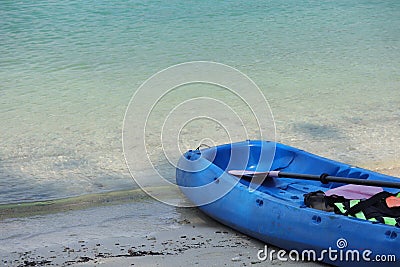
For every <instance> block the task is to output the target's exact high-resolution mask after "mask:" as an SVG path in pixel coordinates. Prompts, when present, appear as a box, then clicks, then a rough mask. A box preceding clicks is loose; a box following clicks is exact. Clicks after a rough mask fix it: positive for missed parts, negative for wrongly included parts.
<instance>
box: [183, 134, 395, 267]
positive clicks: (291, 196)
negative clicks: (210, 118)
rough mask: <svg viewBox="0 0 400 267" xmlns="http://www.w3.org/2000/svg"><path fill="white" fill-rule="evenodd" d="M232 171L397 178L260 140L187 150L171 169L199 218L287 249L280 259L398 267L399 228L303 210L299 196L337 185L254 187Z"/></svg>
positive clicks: (277, 182)
mask: <svg viewBox="0 0 400 267" xmlns="http://www.w3.org/2000/svg"><path fill="white" fill-rule="evenodd" d="M243 165H244V166H243ZM232 169H246V170H256V171H269V170H282V171H285V172H286V171H287V172H295V173H304V174H305V173H308V174H321V173H329V174H330V175H334V176H340V177H351V178H359V179H369V180H381V181H394V182H395V181H398V180H397V179H398V178H395V177H390V176H386V175H383V174H378V173H375V172H372V171H368V170H365V169H361V168H357V167H353V166H350V165H347V164H343V163H340V162H336V161H333V160H330V159H326V158H322V157H319V156H316V155H313V154H311V153H308V152H305V151H302V150H299V149H296V148H293V147H290V146H286V145H283V144H279V143H274V142H267V141H245V142H240V143H234V144H226V145H222V146H218V147H213V148H208V149H204V150H201V151H199V150H195V151H188V152H187V153H185V154H184V155H183V156H182V157H181V159H180V161H179V163H178V168H177V171H176V180H177V184H178V185H179V186H180V188H181V190H182V192H183V193H184V194H185V195H186V196H187V197H188V198H189V200H190V201H191V202H192V203H194V204H195V205H197V206H198V207H199V208H200V209H201V210H202V211H203V212H205V213H206V214H208V215H209V216H210V217H212V218H214V219H215V220H217V221H219V222H221V223H223V224H225V225H227V226H230V227H231V228H233V229H235V230H237V231H240V232H242V233H244V234H247V235H249V236H252V237H255V238H257V239H259V240H262V241H264V242H265V243H267V244H271V245H274V246H277V247H280V248H283V249H285V250H287V251H286V254H285V255H286V259H294V260H297V259H299V260H312V261H322V262H326V263H329V264H333V265H336V266H363V265H365V266H371V264H372V265H374V264H377V265H378V264H380V265H381V264H382V262H378V260H379V259H385V260H386V262H385V263H384V264H385V266H391V265H393V266H395V265H396V262H397V264H398V261H399V260H400V231H399V228H396V227H393V226H388V225H384V224H380V223H372V222H370V221H366V220H360V219H356V218H350V217H346V216H342V215H337V214H334V213H332V212H325V211H321V210H316V209H312V208H308V207H306V206H305V205H304V201H303V195H304V194H306V193H309V192H314V191H318V190H322V191H327V190H329V189H330V188H335V187H338V186H341V185H342V184H338V183H328V184H322V183H321V182H319V181H306V180H297V179H290V178H284V179H282V178H278V179H277V178H267V179H266V180H264V181H262V182H259V183H258V184H256V185H254V184H250V183H249V182H248V181H244V180H243V179H238V178H236V177H234V176H232V175H229V174H228V173H227V172H228V171H229V170H232ZM384 189H385V190H387V191H390V192H396V190H394V189H389V188H384ZM254 253H255V254H256V253H257V251H255V252H254ZM281 256H282V255H281ZM394 260H397V261H394Z"/></svg>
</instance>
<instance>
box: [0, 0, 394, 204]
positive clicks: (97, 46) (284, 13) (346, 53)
mask: <svg viewBox="0 0 400 267" xmlns="http://www.w3.org/2000/svg"><path fill="white" fill-rule="evenodd" d="M0 17H1V24H0V118H1V123H0V126H1V127H0V148H1V149H0V203H10V202H20V201H34V200H41V199H49V198H60V197H66V196H72V195H81V194H87V193H93V192H101V191H108V190H118V189H126V188H133V187H135V185H134V183H133V180H132V179H131V178H130V175H129V172H128V170H127V167H126V165H125V161H124V157H123V151H122V145H121V131H122V122H123V118H124V112H125V109H126V107H127V105H128V103H129V99H130V98H131V96H132V94H133V93H134V92H135V90H136V89H137V88H138V87H139V86H140V84H142V83H143V82H144V81H145V80H146V79H147V78H149V77H150V76H151V75H153V74H154V73H156V72H158V71H160V70H162V69H164V68H166V67H169V66H171V65H174V64H178V63H182V62H186V61H194V60H210V61H215V62H221V63H224V64H227V65H230V66H232V67H235V68H237V69H238V70H240V71H242V72H244V73H245V74H247V75H248V76H249V77H250V78H252V79H253V80H254V81H255V82H256V83H257V84H258V86H259V87H260V88H261V90H262V92H263V93H264V94H265V96H266V98H267V99H268V101H269V103H270V105H271V107H272V112H273V114H274V117H275V123H276V127H277V140H278V141H282V142H284V143H286V144H290V145H294V146H298V147H301V148H303V149H305V150H308V151H311V152H314V153H318V154H320V155H323V156H327V157H331V158H334V159H337V160H341V161H345V162H348V163H352V164H360V165H365V166H367V165H368V164H370V163H374V162H392V163H393V164H397V165H399V164H400V149H399V144H400V141H399V140H400V109H399V107H400V2H399V1H397V0H392V1H367V0H342V1H312V0H308V1H305V0H300V1H283V0H275V1H266V0H263V1H261V0H253V1H244V0H231V1H194V0H193V1H176V0H174V1H144V0H123V1H105V0H104V1H101V0H100V1H98V0H96V1H94V0H93V1H82V0H72V1H57V0H52V1H49V0H42V1H28V0H25V1H2V2H1V5H0ZM210 97H212V92H211V93H210ZM227 97H228V96H227ZM210 108H212V107H210ZM171 138H173V137H171ZM217 141H219V142H221V143H223V142H225V141H226V140H224V139H221V140H217ZM138 153H144V151H143V152H141V151H139V152H138Z"/></svg>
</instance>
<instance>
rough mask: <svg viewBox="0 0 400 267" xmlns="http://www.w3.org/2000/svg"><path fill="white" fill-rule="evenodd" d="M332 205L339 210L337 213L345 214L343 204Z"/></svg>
mask: <svg viewBox="0 0 400 267" xmlns="http://www.w3.org/2000/svg"><path fill="white" fill-rule="evenodd" d="M333 204H335V206H336V207H337V208H338V209H339V211H340V212H341V213H343V214H345V213H346V209H345V208H344V205H343V203H333Z"/></svg>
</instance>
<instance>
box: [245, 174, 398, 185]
mask: <svg viewBox="0 0 400 267" xmlns="http://www.w3.org/2000/svg"><path fill="white" fill-rule="evenodd" d="M261 174H262V173H260V172H259V173H257V175H261ZM264 175H267V177H275V178H292V179H302V180H314V181H321V182H322V183H323V184H327V183H329V182H337V183H345V184H357V185H368V186H381V187H390V188H398V189H400V183H395V182H387V181H376V180H365V179H357V178H346V177H337V176H330V175H327V174H322V175H312V174H301V173H288V172H280V171H272V172H265V173H264ZM244 176H248V177H251V175H249V174H246V175H244Z"/></svg>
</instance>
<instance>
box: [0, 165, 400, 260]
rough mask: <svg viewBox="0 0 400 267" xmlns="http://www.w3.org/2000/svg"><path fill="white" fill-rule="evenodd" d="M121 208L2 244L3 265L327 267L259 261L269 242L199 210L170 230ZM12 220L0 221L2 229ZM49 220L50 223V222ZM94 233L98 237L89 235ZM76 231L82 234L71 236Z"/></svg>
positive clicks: (394, 171) (393, 171)
mask: <svg viewBox="0 0 400 267" xmlns="http://www.w3.org/2000/svg"><path fill="white" fill-rule="evenodd" d="M374 169H375V170H377V171H379V172H382V173H385V174H390V175H394V176H400V167H387V168H385V169H383V168H379V167H377V168H374ZM118 205H120V204H116V205H114V206H113V205H112V204H111V205H110V206H108V207H106V208H103V211H101V208H96V207H92V210H94V211H95V212H97V213H101V214H100V216H99V217H98V218H102V217H105V218H104V220H105V221H107V220H111V223H109V224H105V225H104V224H101V223H97V224H95V223H93V222H92V223H93V224H91V223H90V222H91V221H90V220H93V219H88V221H87V225H85V227H86V228H85V227H84V228H81V230H80V232H79V231H75V230H76V229H75V228H79V227H81V226H80V225H79V224H78V225H77V226H73V227H75V228H73V227H72V230H70V229H68V230H66V231H64V232H61V233H60V232H58V230H57V229H62V227H61V228H56V227H55V228H54V229H55V230H53V229H50V230H49V231H48V233H46V234H42V233H40V234H38V236H37V237H31V236H28V238H27V239H30V240H29V241H27V242H26V244H28V245H30V246H26V247H21V245H20V246H18V247H17V246H15V247H13V245H12V244H7V239H0V257H1V262H0V264H2V265H3V266H97V265H101V266H189V265H195V266H275V265H276V266H326V265H324V264H322V263H315V262H291V261H279V260H277V259H273V260H270V259H267V260H265V261H262V260H259V259H258V257H257V253H258V251H259V250H261V249H264V247H265V244H264V243H262V242H260V241H258V240H256V239H253V238H250V237H248V236H246V235H243V234H241V233H238V232H236V231H234V230H232V229H230V228H228V227H225V226H224V225H222V224H220V223H217V222H216V221H214V220H212V219H211V218H209V217H207V216H206V215H204V214H203V213H202V212H200V211H199V210H198V209H194V208H191V209H184V208H177V209H176V211H175V212H176V214H175V215H174V216H172V217H171V218H167V221H171V220H173V223H169V225H168V226H167V227H158V228H157V227H154V226H153V225H147V224H152V221H151V220H154V218H153V219H151V218H150V219H149V218H147V219H144V220H142V219H141V218H134V219H132V218H130V217H127V218H126V219H125V220H123V221H121V220H118V218H117V219H115V216H119V215H115V214H114V215H112V214H110V209H114V210H115V209H117V208H118V207H119V206H118ZM122 205H124V204H122ZM130 205H131V206H127V204H125V206H122V207H125V209H122V210H121V211H116V214H120V213H123V215H124V216H127V215H126V211H129V210H132V207H135V205H137V204H134V203H133V204H132V203H131V204H130ZM152 205H153V206H150V209H152V210H153V211H154V213H155V214H159V212H160V211H155V210H154V207H158V206H160V205H162V204H160V203H153V204H152ZM151 207H153V208H151ZM166 209H167V208H166V207H164V208H163V207H161V210H164V211H165V212H166V213H168V214H169V213H171V211H172V212H174V211H173V210H166ZM169 209H172V208H169ZM89 210H90V209H89ZM99 210H100V211H99ZM57 211H58V210H57ZM85 212H86V210H81V211H80V210H74V211H70V214H68V212H65V213H56V214H53V215H52V216H66V218H69V217H71V214H75V215H73V216H78V217H79V216H82V217H85V216H88V215H86V213H85ZM149 212H150V213H151V211H149ZM133 214H136V213H133ZM112 216H114V217H112ZM157 216H158V215H157ZM42 217H43V216H42V215H36V217H32V219H30V218H26V223H28V224H30V223H32V222H35V220H37V218H42ZM6 220H7V219H6ZM6 220H3V221H0V224H3V222H5V221H6ZM8 220H12V219H8ZM14 220H20V219H18V218H16V219H14ZM43 220H44V221H45V222H46V221H48V219H46V217H44V219H43ZM134 220H135V221H136V223H139V224H143V226H142V230H143V229H144V232H143V231H142V232H140V233H139V230H138V225H134V224H133V223H134ZM36 223H37V222H36ZM40 223H41V222H40ZM131 223H132V224H131ZM158 223H159V224H162V223H163V221H162V220H160V221H159V222H158ZM50 224H51V222H50V223H49V225H50ZM53 224H54V223H53ZM66 224H68V223H67V222H66ZM121 224H125V225H124V226H121ZM4 225H5V224H4ZM4 225H2V226H4ZM40 227H46V226H40ZM102 227H103V228H104V227H107V230H108V232H107V233H106V231H104V232H102ZM2 228H3V227H2ZM155 229H156V230H155ZM3 230H4V228H3V229H2V231H3ZM88 231H92V232H95V233H96V234H95V235H94V234H93V233H91V234H90V233H89V234H86V233H87V232H88ZM52 232H54V233H52ZM73 232H77V233H78V234H71V233H73ZM110 232H111V234H110ZM16 233H18V232H16ZM49 233H50V234H49ZM79 233H81V234H79ZM103 233H104V234H103ZM113 233H114V234H113ZM143 233H144V234H143ZM2 236H3V234H2ZM33 236H34V234H33ZM31 238H32V239H31ZM15 239H18V237H16V238H15ZM21 244H22V245H23V244H24V243H23V242H22V243H21ZM23 246H24V245H23ZM24 248H26V249H24ZM272 249H275V250H279V248H276V247H273V246H269V245H268V251H270V250H272Z"/></svg>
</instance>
